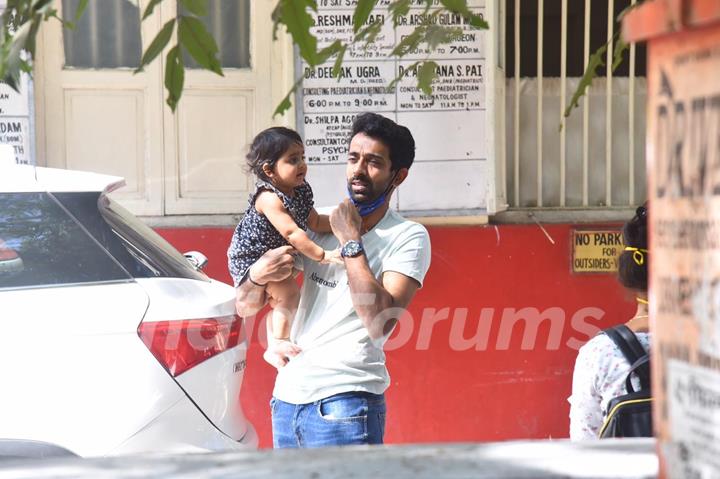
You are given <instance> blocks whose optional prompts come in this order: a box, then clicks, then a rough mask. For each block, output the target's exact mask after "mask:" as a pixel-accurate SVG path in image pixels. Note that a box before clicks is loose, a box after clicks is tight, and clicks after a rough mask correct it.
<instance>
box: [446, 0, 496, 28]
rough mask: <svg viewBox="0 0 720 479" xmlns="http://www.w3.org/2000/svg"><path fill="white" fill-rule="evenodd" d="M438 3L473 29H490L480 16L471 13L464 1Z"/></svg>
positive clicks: (449, 0)
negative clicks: (460, 17) (461, 18)
mask: <svg viewBox="0 0 720 479" xmlns="http://www.w3.org/2000/svg"><path fill="white" fill-rule="evenodd" d="M440 3H441V4H442V6H443V7H445V8H446V9H448V10H450V11H451V12H453V13H457V14H459V15H462V17H463V18H464V19H465V23H467V24H468V25H470V26H472V27H473V28H481V29H485V30H487V29H488V28H490V26H489V25H488V23H487V22H486V21H485V19H484V18H483V17H482V15H479V14H476V13H473V11H472V10H470V7H468V4H467V1H466V0H440Z"/></svg>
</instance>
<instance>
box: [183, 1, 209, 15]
mask: <svg viewBox="0 0 720 479" xmlns="http://www.w3.org/2000/svg"><path fill="white" fill-rule="evenodd" d="M180 3H182V6H183V7H185V9H186V10H187V11H188V12H190V13H192V14H193V15H197V16H198V17H204V16H206V15H207V14H208V5H207V0H180Z"/></svg>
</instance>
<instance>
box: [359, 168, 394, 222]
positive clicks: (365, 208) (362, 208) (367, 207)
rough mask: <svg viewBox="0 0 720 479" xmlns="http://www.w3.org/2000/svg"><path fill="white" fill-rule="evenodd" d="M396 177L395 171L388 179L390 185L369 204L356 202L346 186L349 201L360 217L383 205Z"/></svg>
mask: <svg viewBox="0 0 720 479" xmlns="http://www.w3.org/2000/svg"><path fill="white" fill-rule="evenodd" d="M396 176H397V171H396V172H395V174H393V176H392V178H390V184H389V185H388V187H387V188H385V191H383V193H382V194H381V195H380V196H378V197H377V198H376V199H375V200H373V201H371V202H369V203H361V202H359V201H356V200H355V198H353V197H352V191H351V190H350V186H349V185H348V187H347V191H348V196H349V197H350V201H352V202H353V204H354V205H355V207H356V208H357V209H358V213H359V214H360V216H362V217H363V218H364V217H365V216H367V215H369V214H370V213H372V212H373V211H375V210H377V209H378V208H380V206H382V204H383V203H385V199H386V198H387V195H388V193H390V190H392V188H393V186H394V185H393V181H395V177H396Z"/></svg>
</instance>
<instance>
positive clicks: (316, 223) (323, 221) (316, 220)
mask: <svg viewBox="0 0 720 479" xmlns="http://www.w3.org/2000/svg"><path fill="white" fill-rule="evenodd" d="M308 228H310V229H311V230H313V231H314V232H316V233H332V228H330V216H329V215H321V214H318V212H317V211H315V208H313V209H312V210H310V214H309V215H308Z"/></svg>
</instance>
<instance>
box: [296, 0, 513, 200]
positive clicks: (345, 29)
mask: <svg viewBox="0 0 720 479" xmlns="http://www.w3.org/2000/svg"><path fill="white" fill-rule="evenodd" d="M468 4H469V5H470V6H471V10H472V11H473V12H474V13H476V14H478V15H480V16H483V17H484V18H485V17H486V13H487V12H486V7H485V2H484V1H478V0H475V1H469V2H468ZM354 9H355V2H353V1H337V0H326V1H319V2H318V4H317V11H315V12H313V19H314V22H315V23H314V26H313V27H312V32H313V34H314V35H315V36H316V37H317V39H318V48H319V49H322V48H325V47H327V46H329V45H330V44H332V43H333V42H334V41H336V40H338V39H340V40H343V41H346V42H349V41H350V40H351V39H352V38H353V36H354V33H353V12H354ZM427 18H432V21H433V22H436V23H437V24H439V25H442V26H448V27H457V28H458V29H459V31H460V33H459V34H457V35H456V36H455V38H454V39H453V40H452V42H451V43H450V44H447V45H442V46H440V47H439V48H438V49H437V50H436V51H435V52H432V53H431V52H429V51H428V49H427V48H426V47H422V46H421V47H420V48H418V49H417V50H415V51H411V52H409V53H408V54H407V55H405V56H403V57H402V58H401V59H398V58H395V57H388V55H389V54H390V52H391V51H392V50H393V48H394V47H395V45H397V44H398V43H399V42H400V41H401V40H402V39H403V38H405V37H407V36H408V35H410V34H411V33H412V32H413V31H414V30H415V28H416V27H418V25H420V24H421V23H422V22H423V21H424V20H425V19H427ZM370 25H380V26H379V27H378V28H379V33H378V35H377V37H376V38H375V40H374V41H373V42H372V43H371V44H370V45H368V46H367V48H365V47H364V46H363V45H361V44H359V45H353V46H352V47H351V48H349V49H348V51H347V52H346V54H345V56H344V62H343V65H342V68H341V69H340V70H339V75H338V77H333V66H334V62H335V59H334V58H333V59H331V60H329V61H328V62H327V63H325V64H322V65H320V66H317V67H315V68H311V67H309V66H308V65H307V64H305V63H304V62H302V61H300V60H298V64H299V65H298V66H299V68H300V71H301V74H302V75H303V83H302V87H301V88H300V89H299V90H298V97H297V105H298V108H297V125H298V128H299V129H300V130H301V131H302V134H303V138H304V140H305V156H306V158H307V161H308V163H310V164H311V165H312V164H318V165H332V164H344V162H345V160H346V156H345V155H346V152H347V146H348V138H349V133H350V126H351V124H352V121H353V119H354V118H355V116H357V115H358V114H359V113H362V112H367V111H370V112H375V113H379V114H381V115H384V116H387V117H388V118H390V119H392V120H394V121H396V122H398V123H400V124H402V125H405V126H407V127H408V128H409V129H410V131H412V132H413V135H414V136H415V139H416V143H417V150H416V151H417V157H416V161H417V162H426V163H428V164H430V163H432V164H433V166H434V170H433V171H435V172H436V173H435V176H434V179H436V180H446V181H452V178H451V177H450V175H451V171H453V170H452V163H453V162H455V163H457V162H464V163H465V164H467V165H468V166H469V167H472V166H477V169H475V171H478V170H482V171H487V174H488V176H491V175H492V174H493V172H494V168H493V167H489V168H488V167H487V166H486V164H485V163H486V162H487V161H488V159H491V161H494V160H495V157H494V150H493V148H494V141H495V132H494V131H492V128H489V127H488V125H487V123H488V120H489V118H491V117H492V115H493V112H492V111H491V105H490V102H489V101H488V98H487V96H488V94H490V95H492V94H493V90H492V88H493V85H494V83H492V79H493V75H494V73H495V68H493V67H494V65H493V64H492V63H490V62H489V60H488V54H493V55H494V53H495V51H494V50H493V49H492V48H491V46H492V45H490V44H491V43H492V39H493V36H492V34H491V33H490V32H488V31H485V30H477V29H474V28H472V27H471V26H470V25H467V24H466V23H465V22H464V19H463V18H462V16H460V15H457V14H454V13H449V12H445V13H442V14H437V15H435V16H428V15H427V12H426V9H425V2H419V1H413V2H411V7H410V9H409V11H408V12H407V13H406V14H404V15H402V16H401V17H399V18H398V21H397V27H395V26H394V23H393V17H392V14H391V13H390V11H389V10H388V7H387V2H378V6H377V7H376V8H375V9H374V10H373V12H372V13H371V14H370V15H369V17H368V19H367V22H366V25H365V26H370ZM491 50H492V52H490V51H491ZM428 60H432V61H434V62H435V63H436V65H437V66H436V75H437V76H436V79H435V81H434V82H433V85H432V94H430V95H428V94H426V93H424V92H423V91H421V90H420V89H418V86H417V76H418V62H424V61H428ZM488 68H490V70H488ZM503 78H504V75H503ZM394 79H397V80H398V81H397V82H396V83H395V84H394V85H392V86H391V82H392V81H393V80H394ZM503 99H504V98H503ZM443 162H446V164H447V166H448V169H447V171H446V173H447V175H448V178H439V177H438V176H437V172H438V171H440V176H443V175H444V174H446V173H445V172H443V168H442V165H443ZM473 162H474V163H473ZM413 168H416V167H415V166H413ZM422 168H423V166H420V168H417V169H422ZM417 169H416V170H417ZM414 176H416V177H417V176H418V175H417V174H415V175H414ZM461 176H462V175H461V174H456V175H455V177H456V179H457V181H458V182H459V181H460V177H461ZM489 182H490V183H492V182H493V180H491V179H488V178H484V179H483V180H481V181H476V182H475V183H476V185H473V186H475V188H474V189H472V190H470V191H464V194H465V196H466V197H473V196H475V197H480V196H483V195H485V194H486V193H487V190H488V183H489ZM468 184H469V183H468ZM465 186H466V185H465V184H464V183H463V184H462V185H461V184H459V183H458V187H459V189H462V188H463V187H465ZM492 186H493V187H494V183H492ZM492 193H493V194H494V189H493V192H492ZM481 202H482V203H484V202H485V198H484V197H483V198H482V201H481ZM401 203H402V199H401ZM482 206H483V207H484V206H485V205H484V204H483V205H482Z"/></svg>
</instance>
